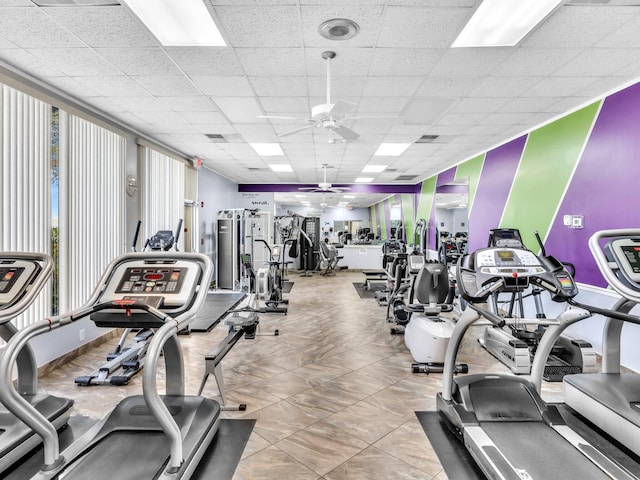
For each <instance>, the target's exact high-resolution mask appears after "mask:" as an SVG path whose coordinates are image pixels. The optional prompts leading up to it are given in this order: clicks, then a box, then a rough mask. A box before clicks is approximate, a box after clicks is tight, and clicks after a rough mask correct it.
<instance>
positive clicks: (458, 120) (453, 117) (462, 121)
mask: <svg viewBox="0 0 640 480" xmlns="http://www.w3.org/2000/svg"><path fill="white" fill-rule="evenodd" d="M486 116H487V115H486V114H485V113H447V114H446V115H444V116H443V117H442V118H440V120H438V126H440V125H451V126H456V125H464V126H474V125H478V124H480V123H484V118H485V117H486Z"/></svg>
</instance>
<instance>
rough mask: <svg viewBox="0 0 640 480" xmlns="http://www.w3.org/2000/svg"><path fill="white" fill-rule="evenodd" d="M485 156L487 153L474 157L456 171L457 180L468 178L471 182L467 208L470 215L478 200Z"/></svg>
mask: <svg viewBox="0 0 640 480" xmlns="http://www.w3.org/2000/svg"><path fill="white" fill-rule="evenodd" d="M485 156H486V153H482V154H480V155H478V156H477V157H473V158H471V159H469V160H467V161H466V162H464V163H461V164H460V165H458V168H457V169H456V176H455V179H456V180H464V179H465V178H466V179H467V180H468V182H469V204H468V207H467V211H468V212H469V213H471V207H473V200H474V198H476V190H478V183H479V182H480V174H481V173H482V166H483V165H484V158H485ZM469 216H471V215H469Z"/></svg>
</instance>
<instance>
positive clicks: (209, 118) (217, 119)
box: [178, 112, 226, 125]
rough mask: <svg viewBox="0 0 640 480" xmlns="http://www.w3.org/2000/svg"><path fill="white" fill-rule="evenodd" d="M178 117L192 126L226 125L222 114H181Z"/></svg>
mask: <svg viewBox="0 0 640 480" xmlns="http://www.w3.org/2000/svg"><path fill="white" fill-rule="evenodd" d="M178 115H179V116H180V117H181V118H182V119H184V120H185V121H186V122H187V123H190V124H191V125H202V124H224V123H226V119H225V118H224V115H222V114H221V113H220V112H179V113H178Z"/></svg>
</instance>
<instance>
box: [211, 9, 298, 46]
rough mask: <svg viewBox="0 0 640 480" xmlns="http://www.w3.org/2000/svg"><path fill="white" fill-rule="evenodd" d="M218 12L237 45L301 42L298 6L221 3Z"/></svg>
mask: <svg viewBox="0 0 640 480" xmlns="http://www.w3.org/2000/svg"><path fill="white" fill-rule="evenodd" d="M215 12H216V14H217V15H218V19H219V20H220V23H221V26H222V28H223V29H224V31H225V33H226V34H227V36H228V37H229V39H230V41H231V43H232V45H233V46H234V47H263V48H264V47H299V46H301V41H300V28H301V27H300V15H299V13H298V8H297V6H293V5H285V6H269V5H255V4H253V5H247V6H238V7H235V6H220V7H215Z"/></svg>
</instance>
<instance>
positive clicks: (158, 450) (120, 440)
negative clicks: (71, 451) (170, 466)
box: [64, 431, 169, 480]
mask: <svg viewBox="0 0 640 480" xmlns="http://www.w3.org/2000/svg"><path fill="white" fill-rule="evenodd" d="M131 438H132V437H131V432H127V431H123V432H112V433H111V434H110V435H108V436H107V437H106V438H105V439H104V440H102V441H101V442H99V443H98V444H97V445H96V447H95V448H93V449H91V451H90V452H89V453H87V454H86V456H84V457H83V459H82V460H83V461H82V462H80V463H82V464H84V466H85V467H86V465H91V469H92V471H94V472H96V473H97V474H98V477H99V476H100V475H102V474H105V473H106V474H107V475H108V476H107V478H140V479H143V478H145V479H152V478H156V474H157V473H158V471H159V470H161V469H162V468H164V467H163V466H164V464H165V463H166V462H167V460H168V459H169V443H168V442H167V439H166V437H165V436H164V433H163V432H161V431H157V432H136V434H135V435H134V440H135V441H131ZM123 444H126V445H127V448H126V449H123V448H122V445H123ZM116 452H117V453H116ZM125 465H126V470H122V471H120V470H119V467H120V468H122V467H123V466H125ZM92 477H93V475H92ZM64 478H65V480H89V479H88V478H87V471H86V470H84V471H82V469H76V468H74V464H72V465H71V467H70V468H68V469H66V470H65V477H64ZM93 478H96V477H93Z"/></svg>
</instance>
